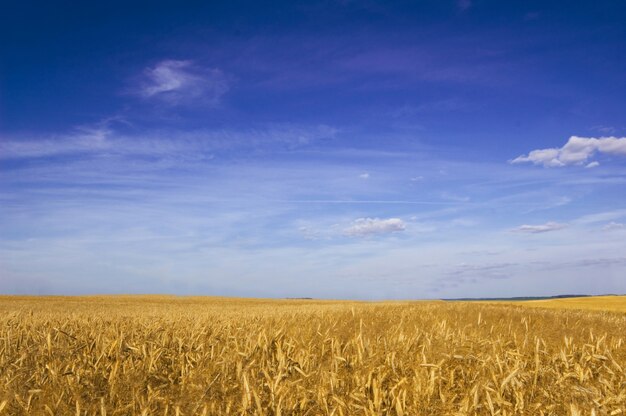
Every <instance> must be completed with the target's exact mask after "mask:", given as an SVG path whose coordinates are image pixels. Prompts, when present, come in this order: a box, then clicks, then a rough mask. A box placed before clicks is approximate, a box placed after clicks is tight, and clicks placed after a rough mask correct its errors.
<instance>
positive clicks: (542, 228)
mask: <svg viewBox="0 0 626 416" xmlns="http://www.w3.org/2000/svg"><path fill="white" fill-rule="evenodd" d="M565 227H567V225H566V224H560V223H558V222H547V223H545V224H538V225H528V224H524V225H520V226H519V227H516V228H514V229H513V230H511V231H514V232H518V233H529V234H540V233H547V232H550V231H557V230H561V229H563V228H565Z"/></svg>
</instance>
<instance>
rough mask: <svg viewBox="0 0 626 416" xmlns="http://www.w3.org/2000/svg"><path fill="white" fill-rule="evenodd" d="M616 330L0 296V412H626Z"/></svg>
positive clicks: (507, 317) (526, 321) (504, 312)
mask: <svg viewBox="0 0 626 416" xmlns="http://www.w3.org/2000/svg"><path fill="white" fill-rule="evenodd" d="M621 301H622V302H625V299H624V298H621ZM625 341H626V314H624V313H621V312H607V311H590V310H572V309H548V308H539V307H532V308H529V307H526V305H524V304H504V303H503V304H485V303H471V302H458V303H457V302H382V303H373V302H372V303H368V302H343V301H314V300H253V299H228V298H194V297H167V296H110V297H106V296H102V297H0V409H1V410H0V415H102V416H104V415H233V414H235V415H236V414H246V415H247V414H249V415H379V414H389V415H626V373H625V369H626V344H625Z"/></svg>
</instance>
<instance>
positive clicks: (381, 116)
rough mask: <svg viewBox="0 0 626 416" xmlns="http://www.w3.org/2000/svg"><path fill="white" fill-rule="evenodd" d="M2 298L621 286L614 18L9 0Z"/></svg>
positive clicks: (463, 293)
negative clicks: (101, 294)
mask: <svg viewBox="0 0 626 416" xmlns="http://www.w3.org/2000/svg"><path fill="white" fill-rule="evenodd" d="M0 39H1V40H0V293H4V294H67V295H77V294H95V293H103V294H115V293H169V294H177V295H219V296H253V297H314V298H345V299H426V298H427V299H430V298H454V297H505V296H544V295H556V294H572V293H575V294H578V293H584V294H604V293H626V105H625V104H626V99H625V97H626V3H624V2H623V1H621V0H620V1H608V0H599V1H593V2H588V1H570V2H555V1H533V0H530V1H515V0H513V1H506V2H502V1H496V0H458V1H456V0H436V1H435V0H423V1H420V0H417V1H373V0H365V1H351V0H337V1H332V0H329V1H319V2H308V1H302V2H293V1H285V2H282V1H273V2H267V3H266V2H252V1H249V2H243V1H238V0H234V1H224V2H219V1H215V2H201V1H196V2H194V1H192V2H183V3H181V2H170V1H152V2H119V1H112V2H102V3H100V2H83V3H80V4H77V3H76V2H65V1H56V2H32V1H27V2H11V3H10V4H9V3H7V4H5V5H3V13H2V14H1V16H0Z"/></svg>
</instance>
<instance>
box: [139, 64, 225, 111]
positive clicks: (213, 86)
mask: <svg viewBox="0 0 626 416" xmlns="http://www.w3.org/2000/svg"><path fill="white" fill-rule="evenodd" d="M229 88H230V85H229V82H228V77H227V76H226V75H225V74H224V72H222V71H221V70H220V69H218V68H203V67H201V66H198V65H196V64H194V62H193V61H189V60H184V61H182V60H164V61H161V62H159V63H158V64H156V65H155V66H153V67H150V68H147V69H146V70H145V71H144V74H143V80H142V82H141V85H140V87H139V89H138V94H139V95H140V96H141V97H143V98H146V99H157V100H159V101H161V102H164V103H167V104H170V105H181V104H188V103H190V102H193V103H197V102H203V103H205V104H207V105H211V106H215V105H217V104H219V102H220V99H221V97H222V96H223V95H224V94H225V93H226V92H227V91H228V90H229Z"/></svg>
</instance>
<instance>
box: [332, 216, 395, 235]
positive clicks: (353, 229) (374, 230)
mask: <svg viewBox="0 0 626 416" xmlns="http://www.w3.org/2000/svg"><path fill="white" fill-rule="evenodd" d="M405 229H406V224H405V222H404V221H402V220H401V219H400V218H386V219H380V218H358V219H356V220H355V221H354V223H353V224H352V225H351V226H350V227H348V228H346V229H345V230H344V234H345V235H348V236H351V237H365V236H370V235H374V234H387V233H394V232H398V231H404V230H405Z"/></svg>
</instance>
